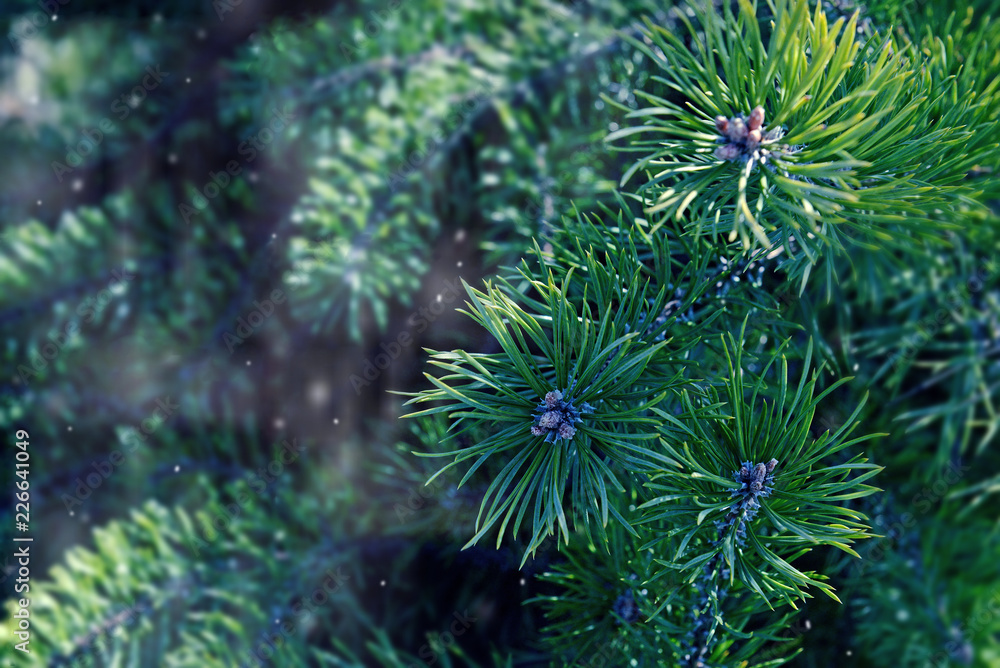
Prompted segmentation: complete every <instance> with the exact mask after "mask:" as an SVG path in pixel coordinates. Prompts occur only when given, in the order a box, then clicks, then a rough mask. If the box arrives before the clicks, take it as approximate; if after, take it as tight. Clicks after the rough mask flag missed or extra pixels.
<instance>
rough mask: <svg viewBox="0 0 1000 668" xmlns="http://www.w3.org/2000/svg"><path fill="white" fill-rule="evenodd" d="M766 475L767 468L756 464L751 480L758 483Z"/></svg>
mask: <svg viewBox="0 0 1000 668" xmlns="http://www.w3.org/2000/svg"><path fill="white" fill-rule="evenodd" d="M766 475H767V467H766V466H764V465H763V464H757V466H755V467H753V479H754V481H755V482H760V481H761V480H763V479H764V476H766Z"/></svg>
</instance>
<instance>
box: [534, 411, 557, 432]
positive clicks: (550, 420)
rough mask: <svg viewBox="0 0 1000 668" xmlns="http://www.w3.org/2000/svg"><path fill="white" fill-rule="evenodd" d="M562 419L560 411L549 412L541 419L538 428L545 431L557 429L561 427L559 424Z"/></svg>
mask: <svg viewBox="0 0 1000 668" xmlns="http://www.w3.org/2000/svg"><path fill="white" fill-rule="evenodd" d="M561 419H562V416H561V415H560V414H559V411H549V412H547V413H544V414H543V415H542V417H541V418H539V420H538V426H539V427H543V428H545V429H555V428H556V427H557V426H559V422H560V420H561Z"/></svg>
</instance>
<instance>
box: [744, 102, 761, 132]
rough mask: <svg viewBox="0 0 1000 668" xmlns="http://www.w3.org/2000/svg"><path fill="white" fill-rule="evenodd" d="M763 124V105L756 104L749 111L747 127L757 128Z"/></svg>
mask: <svg viewBox="0 0 1000 668" xmlns="http://www.w3.org/2000/svg"><path fill="white" fill-rule="evenodd" d="M763 124H764V107H761V106H757V107H754V108H753V111H751V112H750V118H748V119H747V127H748V128H750V129H751V130H756V129H758V128H759V127H760V126H761V125H763Z"/></svg>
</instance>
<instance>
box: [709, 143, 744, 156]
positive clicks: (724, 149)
mask: <svg viewBox="0 0 1000 668" xmlns="http://www.w3.org/2000/svg"><path fill="white" fill-rule="evenodd" d="M739 154H740V147H739V146H737V145H736V144H726V145H724V146H720V147H719V148H717V149H715V157H716V158H718V159H719V160H735V159H736V156H738V155H739Z"/></svg>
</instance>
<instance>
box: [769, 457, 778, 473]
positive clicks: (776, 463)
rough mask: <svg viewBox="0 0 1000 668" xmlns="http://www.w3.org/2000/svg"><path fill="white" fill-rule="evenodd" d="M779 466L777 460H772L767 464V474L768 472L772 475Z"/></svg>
mask: <svg viewBox="0 0 1000 668" xmlns="http://www.w3.org/2000/svg"><path fill="white" fill-rule="evenodd" d="M777 465H778V460H777V459H771V461H769V462H768V463H767V472H768V474H770V473H771V472H772V471H774V467H775V466H777Z"/></svg>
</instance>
